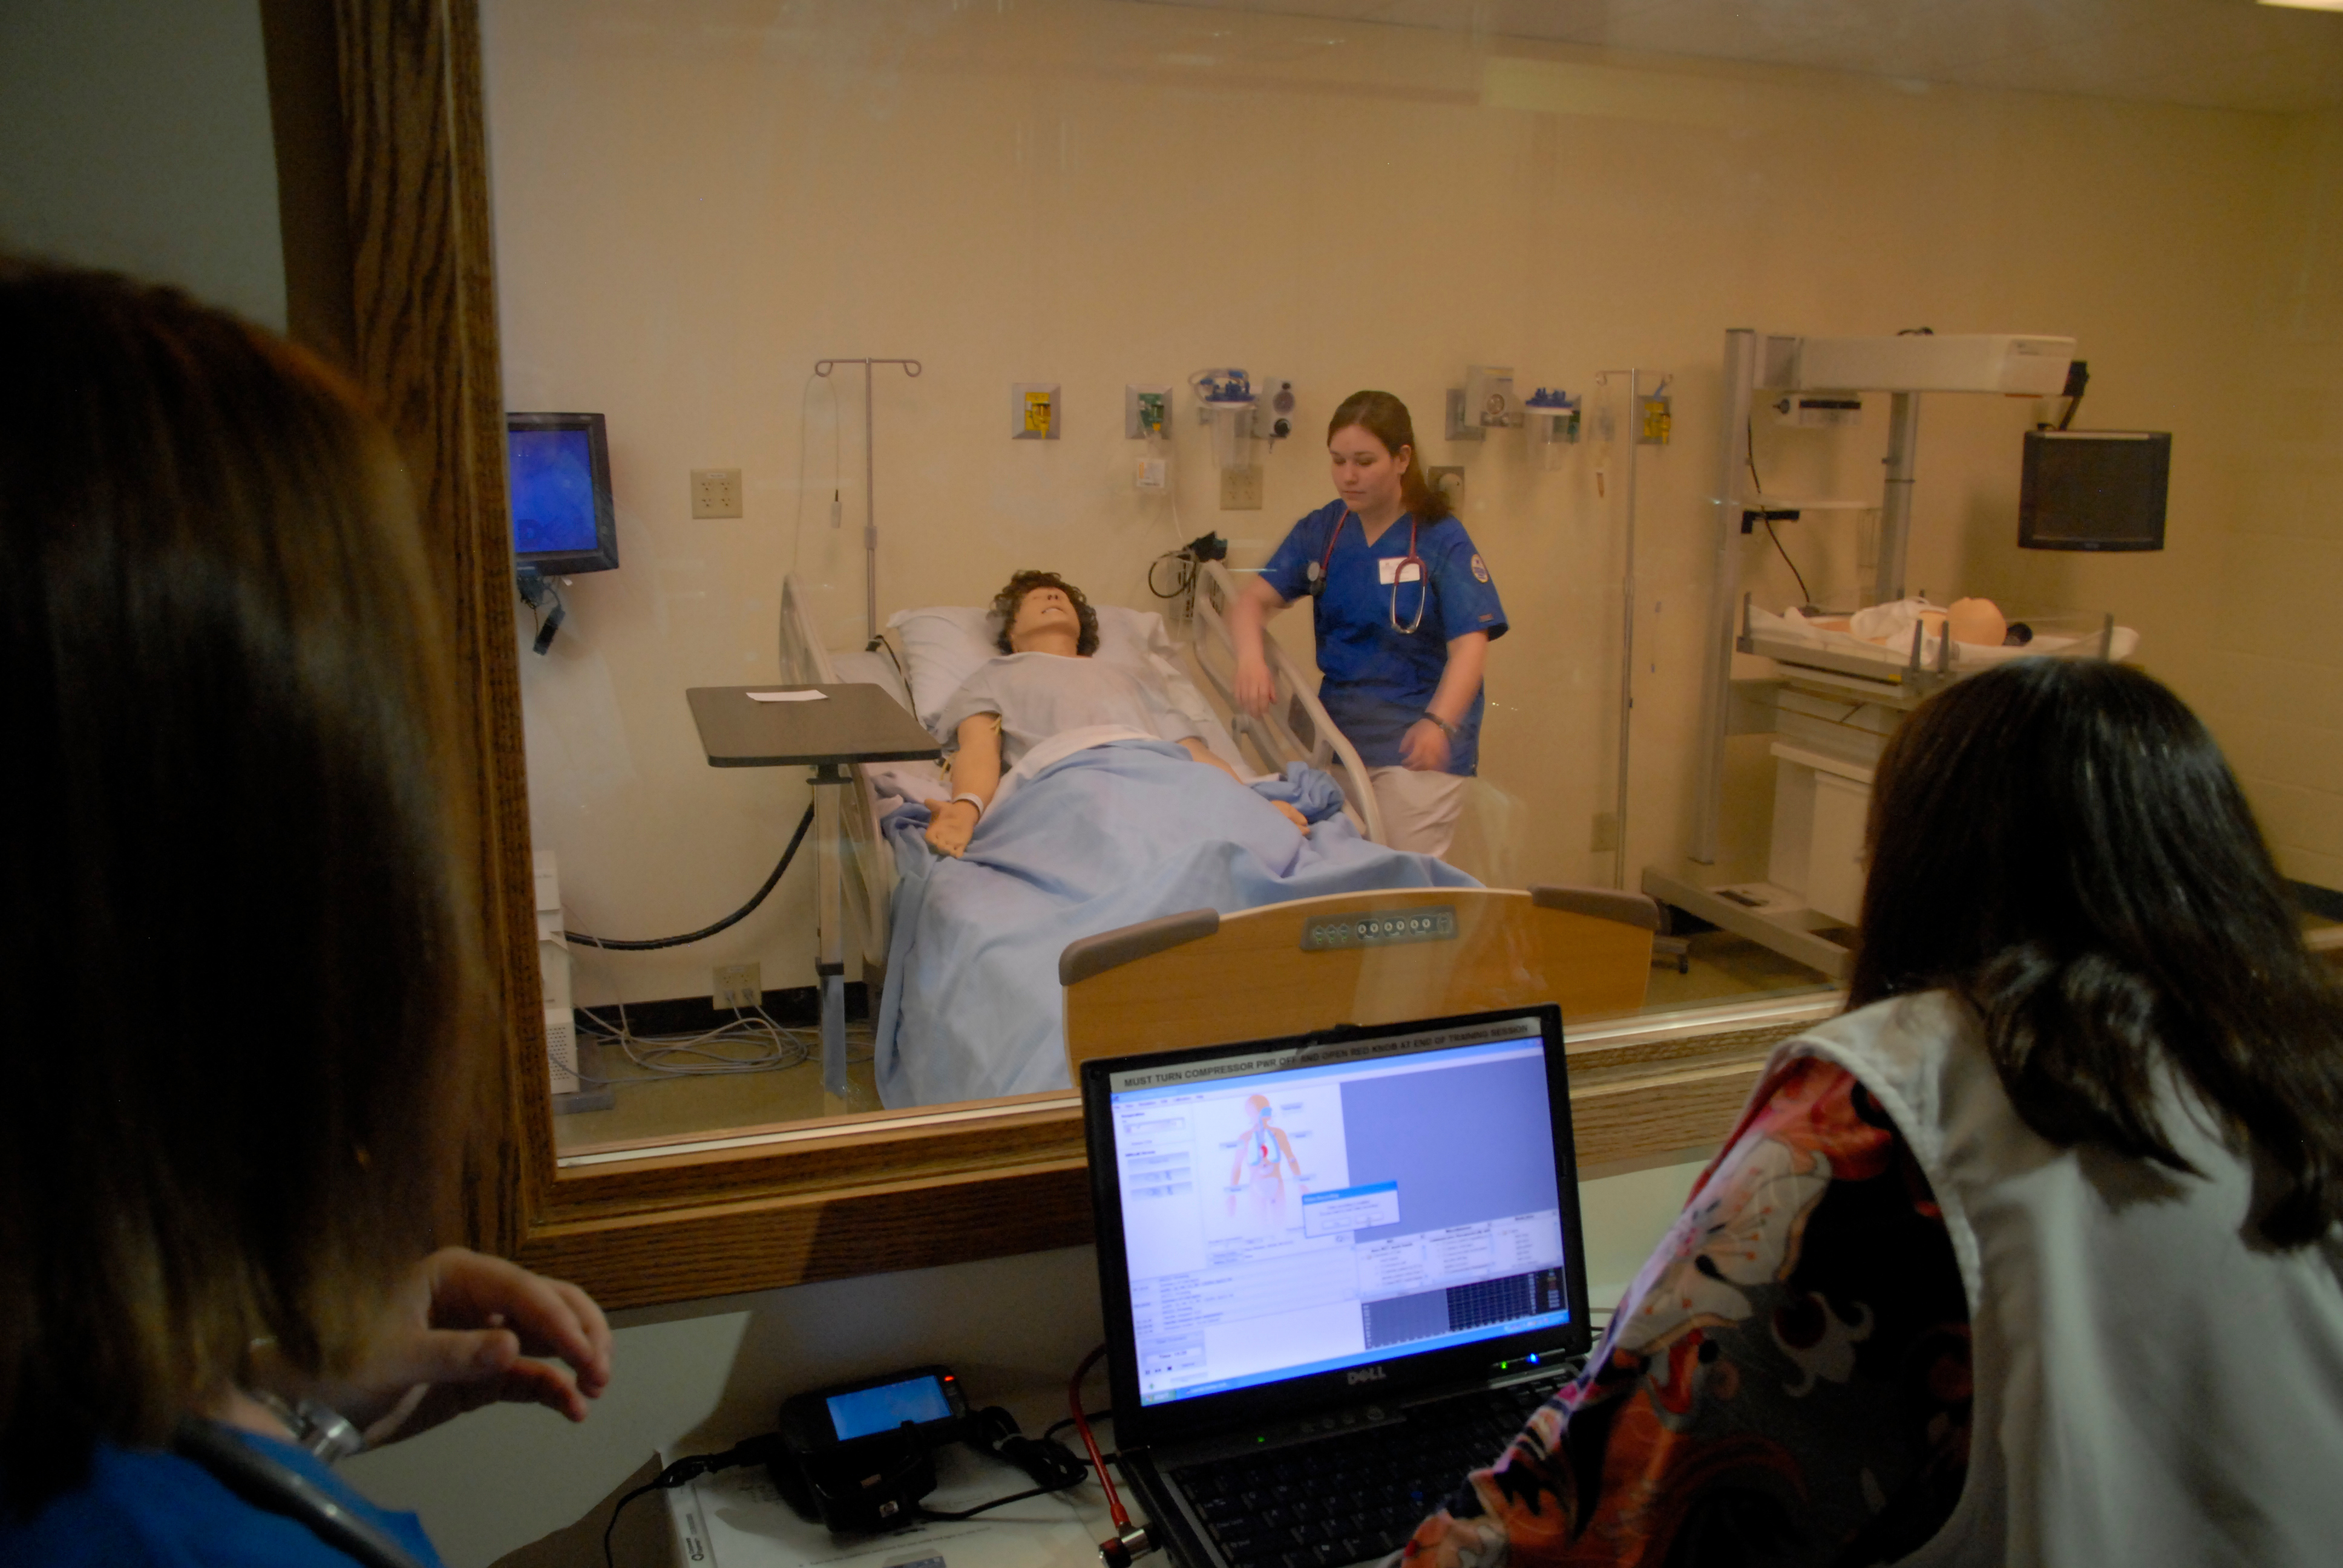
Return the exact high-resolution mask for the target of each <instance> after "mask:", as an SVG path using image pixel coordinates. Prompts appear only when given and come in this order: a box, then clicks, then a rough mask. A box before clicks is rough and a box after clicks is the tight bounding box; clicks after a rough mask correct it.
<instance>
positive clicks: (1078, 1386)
mask: <svg viewBox="0 0 2343 1568" xmlns="http://www.w3.org/2000/svg"><path fill="white" fill-rule="evenodd" d="M1105 1357H1106V1347H1105V1346H1104V1345H1101V1346H1099V1348H1098V1349H1096V1350H1094V1351H1092V1352H1091V1353H1090V1354H1088V1355H1086V1356H1084V1357H1083V1358H1082V1364H1081V1365H1080V1366H1078V1367H1076V1368H1075V1369H1074V1375H1073V1376H1072V1378H1071V1379H1070V1380H1068V1382H1067V1383H1066V1402H1067V1403H1068V1404H1070V1405H1071V1406H1072V1407H1073V1412H1074V1430H1075V1431H1076V1432H1081V1434H1082V1446H1083V1447H1084V1448H1087V1449H1089V1450H1090V1451H1091V1465H1092V1466H1094V1467H1095V1468H1096V1469H1097V1471H1098V1478H1099V1485H1100V1486H1101V1488H1103V1489H1104V1490H1105V1492H1106V1509H1107V1517H1109V1518H1110V1519H1112V1520H1113V1521H1114V1528H1115V1531H1116V1533H1118V1534H1120V1533H1121V1532H1123V1531H1125V1530H1128V1529H1130V1528H1131V1514H1130V1513H1128V1512H1127V1511H1126V1510H1125V1509H1124V1508H1123V1506H1122V1498H1121V1495H1120V1494H1119V1493H1116V1491H1115V1489H1114V1477H1112V1476H1111V1475H1109V1474H1108V1473H1106V1461H1105V1459H1103V1458H1102V1457H1101V1455H1100V1453H1099V1445H1098V1439H1096V1438H1094V1437H1092V1436H1091V1420H1090V1417H1088V1416H1086V1415H1084V1414H1083V1413H1082V1379H1083V1378H1084V1377H1085V1376H1087V1375H1089V1372H1090V1370H1091V1368H1092V1367H1094V1366H1096V1365H1098V1364H1099V1362H1101V1361H1102V1360H1104V1359H1105Z"/></svg>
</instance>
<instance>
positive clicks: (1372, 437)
mask: <svg viewBox="0 0 2343 1568" xmlns="http://www.w3.org/2000/svg"><path fill="white" fill-rule="evenodd" d="M1414 453H1415V448H1413V447H1401V448H1400V449H1399V450H1398V451H1396V452H1394V451H1393V450H1392V449H1391V448H1390V447H1386V446H1384V445H1383V439H1382V437H1378V436H1377V435H1376V434H1375V433H1374V432H1373V431H1372V430H1369V429H1367V428H1366V427H1363V426H1360V425H1346V426H1344V427H1342V429H1340V430H1337V431H1335V432H1334V433H1333V435H1332V436H1330V437H1327V439H1326V456H1327V458H1328V459H1329V460H1330V461H1331V462H1332V464H1333V466H1334V489H1335V492H1336V493H1337V494H1339V495H1340V496H1341V497H1342V504H1343V505H1344V506H1346V507H1348V508H1351V510H1353V511H1354V512H1356V513H1358V514H1359V515H1360V516H1361V517H1374V516H1377V515H1379V514H1381V513H1383V512H1385V511H1391V510H1394V509H1396V508H1398V506H1399V504H1400V494H1401V485H1400V480H1401V478H1402V477H1403V475H1405V474H1406V472H1407V464H1408V459H1409V458H1410V457H1413V456H1414Z"/></svg>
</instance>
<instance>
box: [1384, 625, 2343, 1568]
mask: <svg viewBox="0 0 2343 1568" xmlns="http://www.w3.org/2000/svg"><path fill="white" fill-rule="evenodd" d="M1870 839H1871V869H1870V877H1869V881H1868V883H1867V885H1866V887H1865V896H1864V908H1863V927H1862V938H1861V943H1860V946H1859V948H1858V950H1857V957H1856V961H1855V977H1854V985H1853V992H1852V995H1851V997H1850V999H1849V1010H1848V1011H1847V1012H1845V1014H1844V1015H1842V1016H1841V1017H1839V1018H1838V1019H1836V1020H1833V1021H1832V1022H1830V1023H1828V1024H1826V1025H1825V1026H1823V1027H1822V1028H1820V1029H1817V1030H1813V1031H1811V1032H1809V1033H1807V1034H1805V1035H1804V1036H1802V1037H1800V1038H1798V1039H1796V1040H1790V1041H1788V1042H1786V1043H1785V1044H1784V1045H1782V1046H1780V1047H1778V1048H1777V1049H1776V1050H1775V1053H1774V1058H1773V1060H1772V1062H1771V1063H1770V1064H1769V1066H1768V1068H1767V1070H1766V1072H1765V1077H1764V1079H1763V1080H1762V1081H1761V1082H1760V1084H1759V1086H1758V1088H1757V1090H1756V1091H1755V1095H1754V1096H1753V1097H1752V1100H1751V1101H1750V1107H1749V1109H1748V1110H1747V1111H1745V1112H1744V1114H1743V1117H1742V1121H1741V1125H1740V1127H1739V1129H1738V1131H1736V1132H1735V1136H1734V1138H1733V1140H1732V1141H1730V1142H1729V1143H1728V1144H1727V1146H1726V1148H1725V1152H1724V1153H1723V1154H1721V1155H1720V1156H1719V1157H1718V1158H1717V1160H1716V1161H1715V1163H1714V1164H1713V1165H1711V1166H1710V1168H1709V1169H1708V1171H1706V1172H1705V1173H1704V1175H1703V1177H1702V1179H1701V1181H1700V1182H1699V1183H1698V1184H1697V1185H1696V1186H1695V1188H1694V1194H1693V1197H1692V1199H1691V1201H1690V1202H1689V1203H1688V1204H1687V1205H1686V1207H1685V1210H1684V1214H1683V1216H1682V1217H1681V1218H1680V1219H1679V1220H1678V1221H1677V1223H1676V1225H1675V1227H1674V1229H1673V1230H1672V1231H1671V1232H1670V1233H1669V1235H1668V1237H1667V1238H1666V1240H1665V1241H1663V1243H1662V1244H1661V1246H1660V1248H1659V1250H1658V1251H1657V1252H1655V1253H1654V1256H1653V1258H1652V1261H1650V1262H1649V1263H1647V1264H1646V1265H1645V1266H1644V1272H1643V1275H1642V1276H1641V1277H1640V1278H1639V1279H1638V1280H1637V1281H1636V1282H1635V1285H1634V1288H1633V1289H1632V1290H1631V1291H1630V1292H1629V1294H1628V1297H1627V1300H1626V1301H1625V1302H1624V1303H1623V1304H1622V1305H1621V1307H1620V1309H1619V1312H1618V1313H1617V1315H1616V1316H1615V1317H1614V1319H1613V1321H1612V1324H1611V1327H1610V1330H1609V1332H1607V1333H1606V1335H1605V1336H1604V1341H1603V1342H1602V1344H1601V1345H1600V1346H1599V1347H1598V1349H1597V1350H1596V1352H1595V1355H1594V1360H1593V1361H1592V1362H1590V1364H1589V1367H1588V1370H1587V1372H1585V1373H1584V1375H1583V1376H1582V1377H1580V1378H1579V1379H1578V1380H1577V1381H1576V1382H1574V1383H1571V1384H1569V1385H1567V1386H1565V1387H1564V1389H1563V1390H1562V1391H1561V1392H1559V1393H1557V1394H1556V1395H1555V1396H1554V1399H1553V1400H1551V1401H1549V1402H1547V1404H1546V1405H1545V1406H1544V1407H1543V1408H1542V1409H1541V1410H1540V1411H1539V1412H1537V1415H1536V1416H1535V1417H1534V1420H1533V1421H1532V1422H1531V1425H1530V1427H1529V1428H1528V1430H1526V1431H1525V1432H1523V1433H1522V1435H1521V1436H1519V1437H1518V1438H1516V1439H1515V1440H1514V1441H1513V1445H1512V1446H1511V1447H1510V1448H1509V1449H1508V1450H1507V1452H1506V1453H1505V1454H1504V1456H1503V1458H1502V1459H1501V1460H1500V1461H1499V1462H1497V1464H1496V1465H1494V1466H1493V1467H1492V1468H1491V1469H1488V1470H1484V1471H1481V1472H1477V1473H1474V1474H1473V1476H1472V1477H1471V1478H1470V1479H1469V1481H1468V1482H1467V1483H1466V1485H1465V1486H1464V1487H1463V1489H1462V1490H1461V1491H1460V1492H1459V1493H1457V1494H1456V1496H1455V1498H1454V1499H1453V1500H1452V1502H1451V1503H1450V1504H1449V1506H1448V1508H1447V1509H1445V1510H1443V1512H1442V1513H1437V1514H1435V1515H1433V1518H1431V1519H1430V1520H1427V1521H1426V1522H1425V1523H1424V1524H1423V1526H1422V1527H1421V1528H1419V1529H1418V1531H1417V1532H1416V1534H1415V1536H1414V1538H1413V1540H1412V1541H1411V1542H1410V1543H1409V1544H1408V1546H1407V1547H1406V1549H1405V1552H1404V1553H1403V1556H1404V1557H1405V1558H1407V1559H1408V1560H1411V1561H1414V1562H1421V1563H1426V1564H1442V1565H1457V1564H1464V1563H1473V1564H1493V1563H1504V1562H1508V1561H1510V1562H1513V1563H1546V1562H1554V1563H1561V1562H1569V1563H1711V1562H1716V1563H1769V1564H1770V1563H1785V1564H1786V1563H1846V1564H1859V1563H1885V1562H1903V1563H1926V1564H1937V1563H1945V1564H1968V1563H1977V1564H1986V1563H2049V1564H2092V1565H2096V1564H2101V1563H2125V1564H2160V1563H2171V1564H2176V1565H2177V1564H2183V1563H2188V1564H2195V1563H2269V1564H2279V1563H2328V1562H2332V1561H2334V1560H2335V1557H2336V1553H2337V1549H2338V1548H2337V1543H2338V1542H2343V1484H2338V1477H2343V995H2338V986H2337V984H2336V980H2335V977H2334V974H2333V971H2332V970H2329V969H2328V968H2327V967H2326V966H2325V965H2324V964H2322V963H2321V962H2320V961H2319V960H2318V958H2317V957H2315V956H2314V955H2313V954H2311V953H2310V952H2309V951H2308V950H2307V949H2306V948H2305V946H2304V944H2303V940H2302V937H2301V933H2300V931H2299V930H2298V926H2297V924H2296V921H2295V919H2294V916H2293V914H2292V912H2291V910H2289V908H2288V900H2287V898H2286V895H2285V891H2284V889H2283V885H2282V884H2281V883H2280V881H2279V879H2278V873H2277V871H2276V869H2275V868H2274V867H2273V865H2272V863H2271V861H2270V859H2269V856H2268V851H2267V850H2266V849H2265V848H2264V847H2263V843H2262V839H2261V836H2260V834H2259V832H2258V830H2257V829H2256V828H2255V825H2254V820H2253V817H2252V814H2251V812H2250V811H2249V810H2248V809H2247V805H2246V802H2245V799H2244V797H2243V795H2242V794H2241V792H2240V791H2239V790H2238V789H2237V782H2236V780H2235V779H2233V778H2232V777H2231V776H2230V774H2229V770H2228V769H2227V766H2226V765H2225V764H2224V763H2223V761H2222V759H2221V755H2220V752H2219V750H2218V749H2217V748H2216V747H2215V745H2214V743H2213V740H2212V738H2211V737H2210V736H2209V735H2207V732H2206V730H2205V729H2204V727H2203V726H2202V725H2201V724H2199V723H2198V722H2197V719H2196V718H2195V716H2194V715H2192V714H2191V713H2189V711H2188V710H2187V708H2185V707H2183V706H2182V704H2181V703H2180V701H2179V700H2178V699H2177V698H2175V697H2174V696H2173V695H2172V694H2171V692H2169V691H2167V689H2165V688H2163V687H2162V686H2160V685H2158V684H2157V682H2156V681H2154V680H2153V679H2151V678H2148V677H2147V676H2145V675H2142V674H2140V673H2138V672H2137V671H2135V670H2130V669H2127V668H2122V667H2120V666H2117V665H2113V664H2105V663H2091V662H2080V661H2066V660H2054V659H2025V660H2020V661H2017V662H2015V663H2012V664H2008V665H2005V666H2003V667H2001V668H1996V669H1993V670H1988V671H1986V672H1985V673H1983V674H1981V675H1978V676H1976V677H1974V678H1971V679H1968V680H1966V681H1963V682H1961V683H1960V684H1958V685H1956V686H1954V687H1952V688H1950V689H1946V691H1944V692H1942V693H1940V694H1939V695H1937V696H1936V697H1935V698H1933V699H1930V700H1929V701H1928V702H1927V703H1926V704H1925V705H1924V706H1922V707H1921V709H1919V710H1918V711H1917V712H1916V713H1915V714H1914V715H1913V716H1912V718H1911V719H1908V720H1907V721H1906V724H1905V726H1904V728H1903V729H1901V730H1900V731H1899V732H1898V733H1897V734H1896V737H1895V738H1894V739H1892V740H1891V741H1890V742H1889V744H1888V747H1887V749H1886V752H1885V756H1884V757H1883V758H1882V759H1881V760H1880V764H1879V768H1878V770H1877V782H1876V784H1875V791H1874V795H1873V799H1872V809H1871V829H1870Z"/></svg>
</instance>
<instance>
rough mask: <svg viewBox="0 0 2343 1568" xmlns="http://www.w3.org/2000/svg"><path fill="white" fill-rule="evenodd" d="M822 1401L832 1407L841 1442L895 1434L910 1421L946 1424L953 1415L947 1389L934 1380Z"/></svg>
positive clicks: (832, 1422) (896, 1384) (892, 1384)
mask: <svg viewBox="0 0 2343 1568" xmlns="http://www.w3.org/2000/svg"><path fill="white" fill-rule="evenodd" d="M823 1402H824V1403H825V1404H827V1405H829V1406H830V1425H832V1426H834V1427H836V1428H837V1429H838V1439H839V1441H840V1442H845V1441H846V1440H847V1439H848V1438H850V1437H868V1436H870V1434H871V1433H872V1432H892V1431H894V1430H895V1429H896V1428H897V1427H899V1426H900V1425H902V1424H903V1423H904V1422H907V1421H909V1422H930V1421H944V1420H948V1419H950V1415H951V1405H950V1402H948V1401H947V1400H946V1399H945V1398H944V1391H943V1387H942V1385H941V1384H940V1383H938V1382H936V1380H935V1379H934V1378H932V1377H920V1378H913V1379H912V1380H911V1381H910V1382H890V1383H887V1384H885V1385H883V1386H882V1387H879V1388H866V1389H858V1390H856V1391H855V1392H852V1393H834V1394H831V1395H830V1398H829V1399H827V1400H825V1401H823Z"/></svg>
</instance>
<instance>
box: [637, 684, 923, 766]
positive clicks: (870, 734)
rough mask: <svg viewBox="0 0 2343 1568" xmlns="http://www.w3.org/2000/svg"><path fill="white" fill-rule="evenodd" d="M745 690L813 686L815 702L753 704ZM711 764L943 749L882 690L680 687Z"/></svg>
mask: <svg viewBox="0 0 2343 1568" xmlns="http://www.w3.org/2000/svg"><path fill="white" fill-rule="evenodd" d="M752 691H819V692H820V693H821V694H822V697H821V699H820V701H818V702H759V701H756V700H755V699H752V698H750V697H749V693H750V692H752ZM683 695H684V698H685V699H686V700H688V701H689V703H690V704H691V717H692V720H693V722H695V723H697V724H698V725H699V744H700V746H701V747H702V748H703V749H705V750H706V751H707V753H708V765H709V767H710V768H788V767H794V766H798V765H800V764H804V765H809V766H819V765H822V764H833V765H835V764H843V763H849V762H909V761H913V760H917V759H926V758H934V757H940V756H942V755H943V748H942V747H940V746H939V745H937V744H936V739H935V737H934V736H932V735H930V734H929V733H928V732H927V731H926V730H924V729H920V721H919V720H918V719H914V718H912V717H911V716H910V714H908V713H906V712H904V711H903V708H902V705H901V704H900V703H899V702H897V701H896V700H895V699H893V698H891V697H890V696H888V695H887V692H886V690H885V689H884V688H881V687H877V686H863V685H840V686H819V687H814V686H786V685H778V684H776V685H770V686H694V687H691V688H689V689H687V690H686V691H685V692H684V694H683Z"/></svg>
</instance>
